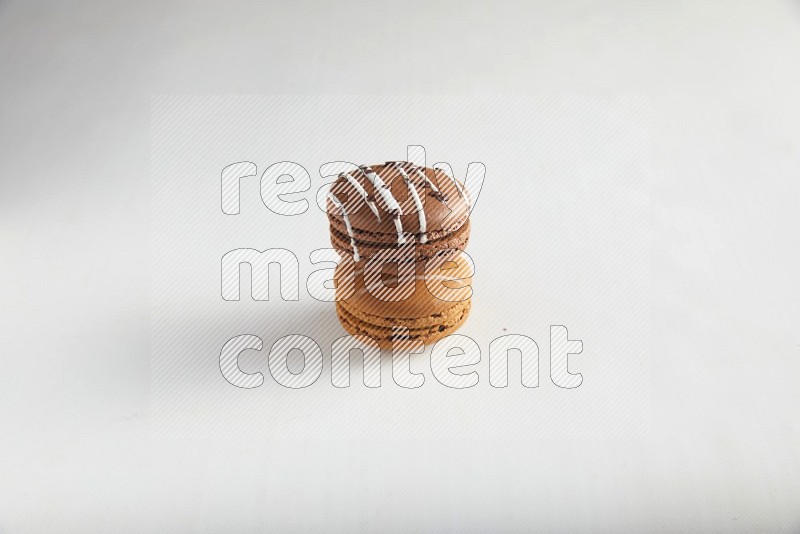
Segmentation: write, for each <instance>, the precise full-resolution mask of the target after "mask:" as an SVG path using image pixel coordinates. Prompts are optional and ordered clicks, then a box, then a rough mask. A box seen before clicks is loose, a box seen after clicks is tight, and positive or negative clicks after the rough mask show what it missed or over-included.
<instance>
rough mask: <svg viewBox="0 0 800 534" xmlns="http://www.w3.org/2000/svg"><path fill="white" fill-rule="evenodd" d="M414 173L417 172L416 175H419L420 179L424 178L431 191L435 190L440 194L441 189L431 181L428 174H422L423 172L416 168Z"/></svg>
mask: <svg viewBox="0 0 800 534" xmlns="http://www.w3.org/2000/svg"><path fill="white" fill-rule="evenodd" d="M414 171H415V172H416V173H417V174H418V175H419V177H420V178H422V179H423V180H425V184H426V185H427V186H428V187H430V188H431V189H433V190H434V191H435V192H436V193H438V192H439V188H438V187H436V184H434V183H433V182H431V181H430V180H429V179H428V175H427V174H425V173H424V172H422V171H421V170H419V169H417V168H415V169H414Z"/></svg>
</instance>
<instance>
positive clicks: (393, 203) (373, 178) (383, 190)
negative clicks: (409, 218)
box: [364, 169, 403, 215]
mask: <svg viewBox="0 0 800 534" xmlns="http://www.w3.org/2000/svg"><path fill="white" fill-rule="evenodd" d="M364 175H365V176H366V177H367V179H368V180H369V181H370V183H372V185H373V187H375V190H376V191H377V192H378V194H379V195H380V196H381V198H382V199H383V201H384V202H386V207H387V208H388V209H389V211H390V212H391V211H396V212H397V215H402V214H403V210H401V209H400V204H398V203H397V200H396V199H395V198H394V196H392V192H391V191H390V190H389V188H388V187H386V184H385V183H383V180H381V177H380V176H378V175H377V173H376V172H375V171H373V170H372V169H369V170H366V171H364Z"/></svg>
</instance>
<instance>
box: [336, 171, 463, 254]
mask: <svg viewBox="0 0 800 534" xmlns="http://www.w3.org/2000/svg"><path fill="white" fill-rule="evenodd" d="M327 204H328V206H327V207H328V218H329V220H330V229H331V243H332V244H333V246H334V247H335V248H336V249H337V250H339V251H340V252H343V253H346V254H352V255H353V258H354V259H355V261H357V262H358V261H361V260H363V259H364V258H369V257H371V256H373V255H374V254H376V253H379V252H387V251H388V250H391V249H395V248H400V247H401V246H403V245H410V244H413V246H414V251H415V252H414V255H415V259H416V260H417V261H419V260H425V259H429V258H432V257H434V256H435V255H436V254H437V253H439V252H440V251H444V250H463V249H464V248H465V247H466V245H467V242H468V241H469V211H470V199H469V195H468V193H467V191H466V189H465V188H464V186H463V185H462V184H461V183H460V182H458V181H457V180H456V179H455V178H453V177H451V176H449V175H448V174H447V173H445V172H444V171H443V170H441V169H433V168H428V167H419V166H416V165H414V164H412V163H409V162H387V163H384V164H380V165H371V166H361V167H357V168H355V169H354V170H352V171H351V172H347V173H342V174H341V175H339V177H338V178H337V179H336V181H334V182H333V183H332V184H331V189H330V193H329V194H328V201H327Z"/></svg>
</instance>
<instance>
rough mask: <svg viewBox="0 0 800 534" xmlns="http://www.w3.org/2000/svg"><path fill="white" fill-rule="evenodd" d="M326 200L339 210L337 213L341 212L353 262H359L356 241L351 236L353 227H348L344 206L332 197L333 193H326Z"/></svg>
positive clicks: (348, 219) (348, 218)
mask: <svg viewBox="0 0 800 534" xmlns="http://www.w3.org/2000/svg"><path fill="white" fill-rule="evenodd" d="M328 199H330V201H331V202H333V205H334V206H336V207H337V208H339V211H341V212H342V219H344V225H345V228H347V235H348V237H350V246H352V247H353V261H359V260H360V259H361V258H360V256H359V255H358V247H357V246H356V239H355V237H354V236H353V227H352V226H350V217H348V216H347V210H346V209H344V204H342V202H341V201H340V200H339V199H338V198H337V197H336V195H334V194H333V193H330V192H329V193H328Z"/></svg>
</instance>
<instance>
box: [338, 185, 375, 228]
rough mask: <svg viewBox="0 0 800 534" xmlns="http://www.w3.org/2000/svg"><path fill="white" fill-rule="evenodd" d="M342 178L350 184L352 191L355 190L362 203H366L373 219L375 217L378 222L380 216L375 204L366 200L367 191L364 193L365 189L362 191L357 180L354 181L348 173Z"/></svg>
mask: <svg viewBox="0 0 800 534" xmlns="http://www.w3.org/2000/svg"><path fill="white" fill-rule="evenodd" d="M342 176H344V177H345V179H346V180H347V181H348V182H350V185H352V186H353V189H355V190H356V191H357V192H358V194H359V195H361V198H362V199H364V202H366V203H367V206H369V209H371V210H372V213H374V214H375V217H377V218H378V222H380V221H381V214H380V213H379V212H378V207H377V206H376V205H375V203H374V202H372V201H371V200H370V199H369V198H368V197H369V195H367V191H366V189H364V188H363V187H361V184H360V183H358V180H356V179H355V177H354V176H353V175H352V174H349V173H344V174H342Z"/></svg>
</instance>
